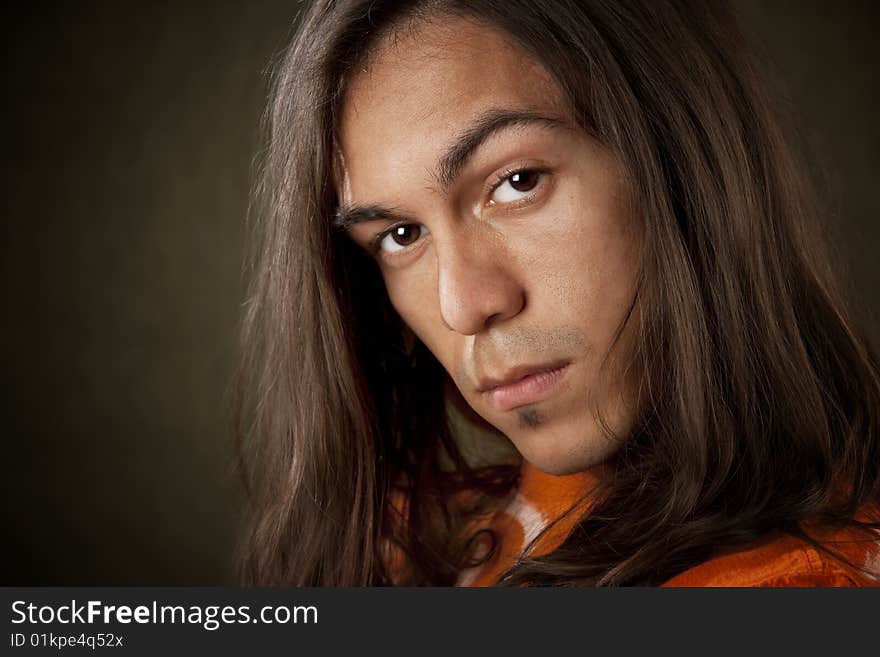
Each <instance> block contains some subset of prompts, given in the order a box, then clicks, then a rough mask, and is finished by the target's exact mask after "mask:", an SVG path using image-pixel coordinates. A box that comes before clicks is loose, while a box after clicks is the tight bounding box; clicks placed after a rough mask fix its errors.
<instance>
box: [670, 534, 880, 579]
mask: <svg viewBox="0 0 880 657" xmlns="http://www.w3.org/2000/svg"><path fill="white" fill-rule="evenodd" d="M817 538H818V539H819V540H820V541H821V542H822V544H823V545H825V546H827V547H828V548H829V549H830V550H832V551H834V552H836V553H838V554H840V555H842V556H843V557H845V558H846V559H847V560H848V561H850V562H851V563H852V564H854V566H856V567H854V566H850V565H847V564H846V563H844V562H842V561H841V560H839V559H836V558H834V557H833V556H832V555H830V554H828V553H826V552H824V551H823V550H820V549H818V548H816V547H815V546H813V545H812V544H810V543H808V542H807V541H804V540H803V539H800V538H797V537H795V536H790V535H787V534H781V533H776V534H773V535H771V536H768V537H766V538H764V539H762V540H760V541H757V542H755V543H752V544H750V545H747V546H745V547H741V548H739V549H736V550H728V551H725V552H723V553H720V554H718V555H717V556H715V557H713V558H711V559H709V560H708V561H705V562H703V563H701V564H699V565H697V566H694V567H692V568H690V569H688V570H686V571H684V572H682V573H679V574H678V575H676V576H675V577H673V578H672V579H670V580H669V581H668V582H666V583H665V584H664V586H668V587H676V586H678V587H690V586H710V587H774V586H776V587H787V586H798V587H803V586H880V577H878V575H880V542H878V540H880V539H878V538H877V537H874V538H872V537H871V536H868V535H867V534H866V533H865V532H856V531H854V530H839V531H836V532H833V533H824V534H822V535H821V536H817ZM861 569H865V570H867V571H870V572H864V571H863V570H861ZM870 573H873V575H872V574H870Z"/></svg>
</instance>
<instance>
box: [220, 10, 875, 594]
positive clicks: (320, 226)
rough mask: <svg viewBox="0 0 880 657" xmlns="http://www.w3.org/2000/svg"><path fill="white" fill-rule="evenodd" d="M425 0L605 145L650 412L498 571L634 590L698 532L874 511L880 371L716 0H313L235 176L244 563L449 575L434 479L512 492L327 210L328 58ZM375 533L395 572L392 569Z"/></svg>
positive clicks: (422, 580) (336, 578)
mask: <svg viewBox="0 0 880 657" xmlns="http://www.w3.org/2000/svg"><path fill="white" fill-rule="evenodd" d="M444 15H457V16H463V17H467V18H470V19H473V20H477V21H480V22H482V23H484V24H488V25H490V26H492V27H494V28H496V29H498V30H500V31H501V32H503V33H505V34H506V35H508V37H509V38H511V39H512V40H513V41H514V42H516V43H517V44H519V46H521V47H522V48H523V50H524V51H525V52H526V53H527V54H528V55H530V56H531V57H534V58H535V59H536V60H537V61H540V62H541V63H542V64H543V65H544V67H545V68H546V69H547V71H548V72H550V73H551V75H553V76H554V78H555V80H556V81H557V83H558V84H559V86H560V88H561V89H562V91H563V92H564V94H565V97H566V98H567V99H568V102H569V103H570V106H571V108H572V110H573V113H574V115H575V116H576V117H577V118H578V120H579V121H580V123H581V125H582V127H583V129H584V130H587V131H588V132H590V133H591V134H592V135H594V136H595V137H596V138H597V139H599V140H601V141H602V142H603V143H604V144H606V145H607V146H608V147H609V148H610V149H611V150H612V151H613V152H614V153H615V154H616V155H617V157H618V158H620V161H621V162H622V163H623V165H624V167H625V171H626V172H627V177H628V182H629V185H630V187H631V191H632V198H633V200H634V203H635V204H636V208H637V215H638V216H639V217H640V219H641V222H642V234H643V244H644V247H643V253H642V261H641V263H640V264H641V268H640V276H639V285H638V291H637V301H638V304H639V312H638V313H630V314H629V315H628V316H627V319H626V322H636V324H637V325H636V326H635V330H636V331H637V333H636V335H637V336H638V339H637V341H636V342H637V344H636V348H635V354H634V357H635V358H636V359H637V361H638V364H639V366H640V368H641V371H642V372H643V374H642V385H641V388H640V400H639V402H640V403H639V408H641V409H643V410H642V412H641V415H640V417H639V418H638V421H637V422H636V423H635V425H634V428H633V430H632V435H630V436H628V439H627V441H626V442H625V444H624V446H623V447H622V448H621V450H620V452H619V453H618V455H617V456H616V457H615V467H614V469H613V475H612V476H610V477H609V478H608V480H607V481H605V482H603V487H602V490H601V491H598V492H597V499H598V500H600V502H599V503H598V505H597V506H596V507H595V508H594V510H593V511H592V513H591V514H590V515H589V516H588V517H587V518H585V519H583V520H582V521H581V522H580V524H579V525H578V526H577V527H576V529H575V531H574V532H572V534H571V535H570V536H569V538H568V540H567V541H566V542H565V543H564V544H563V545H562V546H561V547H560V548H559V549H557V550H556V551H555V552H554V553H553V554H551V555H548V556H545V557H541V558H526V559H523V560H522V561H521V562H520V563H518V564H517V565H516V566H515V567H514V568H513V569H512V570H511V571H510V572H508V573H507V574H506V576H505V577H504V579H503V582H504V583H509V584H519V583H533V584H632V583H640V584H654V583H660V582H662V581H664V580H666V579H668V578H669V577H671V576H673V575H675V574H676V573H678V572H681V571H682V570H684V569H686V568H688V567H689V566H692V565H694V564H696V563H699V562H700V561H702V560H704V559H706V558H707V557H708V556H710V554H711V552H712V550H713V549H715V548H718V547H719V546H731V545H736V544H741V543H744V542H746V541H749V540H753V539H754V538H755V537H758V536H761V535H763V534H765V533H766V532H769V531H771V530H781V531H786V532H790V533H795V534H798V535H802V536H803V535H804V533H803V529H802V524H801V523H802V521H804V520H807V519H821V520H823V521H828V522H841V523H850V524H855V525H858V526H861V527H863V528H865V529H868V528H870V527H871V526H874V525H870V524H864V523H858V522H857V521H855V520H854V519H853V516H854V515H855V513H856V511H857V510H858V509H860V508H862V507H863V506H864V505H865V504H866V503H868V502H871V501H878V498H880V476H878V465H880V426H878V416H880V364H878V358H877V355H876V352H875V351H874V350H873V348H872V347H871V346H870V344H869V340H868V339H867V336H865V335H863V334H862V333H860V332H859V330H858V329H857V328H856V327H855V326H854V325H853V322H852V320H851V319H850V313H849V312H848V310H847V309H846V306H845V303H844V301H843V297H842V295H841V292H840V291H839V289H838V287H837V284H836V283H835V280H834V276H833V275H832V271H831V267H830V265H829V259H828V257H827V255H826V251H827V246H826V245H825V244H823V241H822V237H821V232H820V229H819V223H818V221H817V217H816V214H817V212H816V209H815V208H816V204H815V202H814V201H813V200H812V199H811V196H810V193H809V186H808V185H807V184H806V183H805V181H804V180H803V179H802V176H801V174H800V172H799V168H798V167H797V166H796V163H795V160H794V158H793V156H792V155H791V149H790V148H789V147H788V145H787V143H786V139H785V137H784V135H783V131H782V129H781V128H780V125H779V123H778V121H777V120H776V119H775V118H774V112H773V111H772V109H771V107H770V104H769V102H768V100H767V99H766V97H765V95H764V93H763V91H762V85H761V83H760V80H759V75H758V74H757V72H756V70H755V67H754V65H753V63H752V62H751V60H750V59H749V57H748V56H747V54H746V52H745V50H744V49H743V47H742V43H743V39H742V37H741V36H740V34H739V32H738V31H737V28H736V22H735V20H734V18H733V17H732V16H731V15H730V12H729V10H728V9H727V8H726V7H725V6H724V5H722V4H720V3H716V2H704V1H702V0H701V1H694V2H690V1H685V0H642V1H633V2H619V1H618V0H613V1H612V0H599V1H591V2H580V1H575V0H558V1H547V2H540V3H535V2H526V1H524V0H503V1H499V0H475V1H470V0H469V1H468V2H461V1H456V0H434V1H430V2H401V1H399V0H343V1H339V2H334V1H331V0H318V1H317V2H314V3H313V4H312V5H311V7H310V8H309V9H308V11H307V12H306V14H305V15H304V16H303V17H302V19H301V22H300V25H299V28H298V31H297V32H296V35H295V37H294V39H293V41H292V43H291V45H290V47H289V48H288V49H287V51H286V52H285V54H284V56H283V58H282V59H281V60H280V61H279V62H278V63H277V67H276V70H275V74H274V78H273V85H272V93H271V102H270V105H269V109H268V111H267V114H266V117H265V125H266V133H267V138H266V148H265V151H264V153H263V156H262V160H261V161H262V165H261V170H260V175H259V180H258V184H257V186H256V190H255V195H254V205H253V212H252V215H253V218H254V222H255V223H254V239H253V241H252V248H253V250H252V254H251V258H250V260H249V263H250V266H249V269H248V275H249V277H250V288H249V292H248V296H247V301H246V304H245V313H244V317H243V323H242V344H243V357H242V363H241V368H240V372H239V377H238V382H237V390H238V391H239V395H238V397H237V404H236V409H235V410H236V413H235V418H236V430H237V436H238V449H239V454H240V465H241V472H242V474H243V476H244V479H245V482H246V484H247V488H248V500H249V502H250V506H249V511H248V514H249V515H248V518H249V524H248V527H247V531H246V532H245V534H244V537H243V539H242V542H241V549H240V556H241V576H242V582H243V583H246V584H260V585H280V584H285V585H368V584H387V583H389V582H391V581H392V580H393V581H395V582H403V583H408V584H449V583H452V582H454V580H455V575H456V571H457V570H458V569H459V568H460V567H461V566H462V559H463V558H464V555H466V554H467V553H468V549H467V548H468V537H462V536H460V535H459V532H457V531H456V528H457V526H458V523H459V522H460V521H461V518H462V513H465V514H466V513H469V512H475V511H477V510H479V509H477V508H470V509H467V510H465V512H462V511H461V510H460V509H455V508H453V505H451V504H449V503H448V500H449V499H450V495H451V494H452V492H453V491H454V490H455V489H456V488H474V489H477V490H481V491H483V493H484V494H485V496H484V497H482V498H480V499H482V500H488V501H487V502H486V504H491V503H492V501H493V500H495V501H497V500H501V499H503V496H504V494H505V493H506V492H507V491H509V490H511V488H512V487H513V486H515V484H516V479H515V472H516V468H515V466H498V467H495V468H472V467H471V466H470V464H469V463H468V462H467V461H466V460H465V459H464V458H463V457H462V456H461V454H460V452H459V449H458V448H457V446H456V443H455V440H454V439H453V437H452V435H451V432H450V430H449V428H448V422H447V416H446V412H445V407H444V403H443V385H444V379H445V377H444V373H443V371H442V369H441V368H440V366H439V365H438V363H437V361H436V360H435V359H434V358H433V357H432V356H431V354H430V353H429V352H428V351H427V350H426V349H425V348H424V346H422V345H421V344H419V343H417V344H416V345H415V348H414V349H410V348H408V347H407V346H406V345H405V344H404V342H403V340H402V338H401V337H400V336H401V322H400V319H399V318H398V317H397V316H396V314H395V313H394V311H393V309H392V308H391V305H390V303H389V301H388V298H387V296H386V293H385V290H384V286H383V283H382V279H381V277H380V275H379V274H378V271H377V268H376V267H375V265H374V264H372V263H370V262H368V261H367V259H366V258H365V257H363V256H361V255H360V254H359V253H358V252H357V250H356V249H355V248H353V246H352V245H351V244H350V243H349V241H348V240H347V239H346V238H345V237H344V235H341V234H340V233H339V232H338V231H336V230H334V228H333V226H332V217H333V213H334V209H335V205H336V196H335V192H334V186H333V184H332V180H333V178H332V176H333V150H332V149H333V143H334V134H335V129H336V120H337V116H338V109H339V104H340V101H341V98H342V97H343V95H344V93H345V89H346V83H347V78H348V76H349V75H350V73H351V72H352V71H353V70H355V68H356V67H357V66H358V65H359V63H361V62H362V61H363V60H364V58H365V57H368V56H369V53H370V49H371V48H373V47H374V46H375V45H376V43H377V41H378V40H379V39H381V38H383V37H384V36H385V35H387V34H388V33H389V32H390V31H393V30H395V29H406V26H407V25H408V24H410V21H418V20H432V19H438V20H442V16H444ZM622 329H623V326H622V327H621V330H620V331H619V332H618V335H620V334H621V332H622ZM392 486H394V487H398V488H400V490H403V491H405V500H406V502H405V504H404V507H405V510H404V513H403V516H405V517H402V516H401V513H400V512H399V511H400V509H399V505H395V504H390V502H389V500H390V491H391V490H392ZM395 509H397V511H395ZM806 538H808V540H809V537H808V536H807V537H806ZM389 546H398V547H399V548H400V549H401V550H403V552H404V554H405V555H406V562H407V564H408V567H407V568H406V569H404V570H403V571H401V572H404V573H405V574H404V575H402V576H401V575H400V574H398V575H397V576H395V577H394V578H392V577H391V576H390V574H389V573H388V572H386V571H387V570H388V569H387V563H388V551H389Z"/></svg>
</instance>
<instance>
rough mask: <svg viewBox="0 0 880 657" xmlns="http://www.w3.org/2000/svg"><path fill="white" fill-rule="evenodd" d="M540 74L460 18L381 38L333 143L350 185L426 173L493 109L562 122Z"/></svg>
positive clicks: (509, 47)
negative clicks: (373, 176)
mask: <svg viewBox="0 0 880 657" xmlns="http://www.w3.org/2000/svg"><path fill="white" fill-rule="evenodd" d="M564 107H565V104H564V102H563V100H562V96H561V93H560V91H559V89H558V87H557V85H556V84H555V83H554V82H553V80H552V78H551V76H550V75H549V74H548V73H547V72H546V71H545V70H544V68H543V67H542V66H541V65H540V64H539V63H538V62H537V61H535V60H534V59H533V58H531V57H530V56H529V55H528V54H527V53H526V52H525V51H524V50H522V49H521V48H520V47H518V46H517V45H515V44H514V43H513V42H512V41H511V40H510V38H509V37H507V36H506V35H504V34H502V33H501V32H499V31H497V30H496V29H494V28H491V27H488V26H485V25H482V24H479V23H476V22H473V21H470V20H465V19H462V18H449V17H435V18H433V19H430V20H425V21H421V22H419V23H418V24H417V25H415V26H412V27H410V28H409V29H406V30H399V31H396V32H395V33H394V34H392V35H390V36H388V37H386V38H385V39H384V40H383V41H382V42H381V43H380V44H379V45H378V47H377V48H376V49H375V50H374V51H373V53H372V56H371V57H370V58H369V61H368V63H367V64H366V65H365V66H364V67H363V68H361V69H360V70H358V71H357V73H356V74H355V75H354V76H353V77H352V78H351V80H350V82H349V86H348V90H347V93H346V96H345V98H344V101H343V104H342V112H341V121H340V124H339V135H338V139H339V142H340V146H341V149H342V154H343V156H344V162H345V167H346V169H347V173H348V176H349V177H354V178H356V177H357V176H355V175H353V174H355V173H360V172H362V171H363V170H365V169H370V170H372V169H374V168H375V167H381V168H382V169H383V171H384V172H385V173H386V174H389V173H393V172H395V171H398V170H406V169H408V168H409V169H411V167H413V166H420V165H424V164H425V163H426V162H428V161H430V160H431V159H432V158H433V157H434V156H435V155H436V154H437V152H438V151H439V150H440V149H441V148H442V147H443V146H444V145H445V144H447V143H448V142H449V141H451V140H452V139H453V138H454V137H455V136H456V135H458V134H459V133H460V132H461V129H462V127H463V126H465V125H468V124H469V123H470V121H472V120H473V118H474V117H476V116H479V115H481V114H483V113H484V112H486V111H487V110H490V109H524V110H533V111H535V112H536V113H539V114H550V115H556V116H561V115H563V114H564V113H565V111H564Z"/></svg>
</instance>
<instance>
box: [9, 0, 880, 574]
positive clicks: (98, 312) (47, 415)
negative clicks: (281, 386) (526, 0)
mask: <svg viewBox="0 0 880 657" xmlns="http://www.w3.org/2000/svg"><path fill="white" fill-rule="evenodd" d="M738 4H739V5H740V6H741V7H742V8H743V10H744V14H745V16H746V17H747V20H748V25H749V27H750V29H753V30H754V32H755V34H756V35H757V36H758V39H759V41H760V42H761V43H762V44H763V48H764V49H765V50H766V53H767V55H768V59H769V62H768V65H769V66H770V67H771V68H770V70H771V71H772V72H773V73H772V78H773V80H774V86H775V87H776V91H777V93H778V96H779V98H780V100H781V103H782V105H783V107H785V108H786V109H787V111H789V112H790V113H791V114H792V115H793V117H794V119H795V120H796V122H795V125H796V126H797V127H798V132H799V134H800V135H801V137H802V143H803V146H804V148H805V150H806V152H807V153H808V154H810V157H811V162H812V163H813V166H814V168H815V170H816V172H817V173H818V174H819V175H820V176H821V180H822V186H823V188H824V189H825V190H826V192H827V195H828V202H829V212H828V213H827V214H826V217H827V225H828V228H829V230H830V231H832V234H833V238H834V242H835V244H836V245H837V246H838V248H839V252H840V260H841V263H842V265H843V266H845V268H846V276H847V279H848V280H849V281H850V285H851V287H852V288H853V290H854V292H855V293H856V294H857V295H858V296H857V298H856V306H857V308H858V310H859V311H860V312H861V313H862V314H863V315H864V316H865V320H864V321H869V318H868V315H869V314H871V313H873V315H875V316H876V315H877V314H878V313H877V311H878V309H880V293H878V292H877V287H876V283H877V281H878V278H880V263H878V259H877V258H876V256H875V250H876V248H877V246H878V245H880V226H878V222H877V220H876V208H877V203H876V193H877V189H878V183H880V176H878V172H880V166H878V165H880V162H878V154H880V148H878V146H880V139H878V136H880V131H878V126H877V121H876V118H875V117H876V115H877V112H876V109H875V107H876V105H877V103H878V100H880V80H878V73H877V68H876V66H875V64H874V59H875V56H876V55H875V53H876V46H875V44H874V42H873V36H874V35H875V34H876V33H877V30H878V27H880V21H878V11H877V10H876V9H875V8H874V3H873V2H850V3H837V2H835V3H831V2H819V1H810V2H795V1H789V2H781V1H780V2H757V1H756V0H749V1H748V2H739V3H738ZM298 7H299V3H297V2H278V1H274V2H261V3H251V2H244V1H242V2H238V3H230V2H202V3H195V2H186V3H160V2H153V3H133V2H128V3H119V4H116V3H109V2H108V3H87V2H85V3H84V2H81V3H76V4H75V6H71V7H67V8H61V7H55V6H53V5H41V4H34V5H31V6H30V8H29V9H28V10H27V13H24V14H23V13H21V11H22V10H19V13H17V14H14V15H10V14H9V13H8V12H9V10H8V9H7V10H6V12H7V15H6V16H5V21H4V22H5V25H6V30H7V39H6V49H7V56H6V70H7V83H6V102H5V104H4V106H5V112H4V114H5V117H6V120H5V121H4V123H5V129H6V131H7V133H8V136H7V139H6V140H5V141H6V144H7V145H6V146H5V149H4V150H5V152H6V165H5V168H4V179H5V183H6V186H7V193H6V198H7V204H8V205H7V208H8V209H7V213H6V220H5V225H6V228H7V230H6V239H5V241H4V245H3V254H4V255H3V273H4V276H3V279H4V282H5V284H6V285H5V288H6V294H5V295H4V299H3V302H4V306H5V312H4V316H5V319H4V320H3V325H4V336H5V337H4V340H3V346H4V348H5V353H6V358H5V362H6V363H7V365H6V366H5V368H4V372H5V374H6V377H5V378H6V384H5V390H6V394H5V395H4V398H5V410H6V415H7V417H6V419H5V422H4V424H3V451H2V453H3V467H2V478H3V487H4V507H5V510H4V518H3V532H4V533H3V541H4V548H5V551H6V553H7V554H6V558H5V559H4V569H5V572H4V575H3V580H2V582H0V583H2V584H120V585H121V584H179V585H185V584H220V583H231V582H232V581H233V579H232V568H231V559H230V554H231V549H232V545H233V541H234V537H235V528H236V522H237V519H238V508H239V507H238V503H239V499H240V498H239V493H238V490H237V487H236V484H235V480H234V479H233V477H232V474H231V472H232V471H231V465H230V464H231V460H230V455H231V451H230V441H229V437H228V433H227V430H226V417H227V413H226V410H225V408H226V404H225V399H224V394H225V390H226V387H227V384H228V380H229V372H230V369H231V366H232V363H233V353H234V343H235V324H236V321H237V318H238V311H239V306H240V302H241V298H242V282H241V278H240V273H239V272H240V259H241V252H242V240H243V236H244V223H243V218H244V215H245V211H246V206H247V193H248V187H249V184H250V175H251V162H252V160H253V157H254V154H255V150H256V146H257V134H258V132H257V126H258V121H259V116H260V113H261V109H262V106H263V103H264V100H265V93H266V89H265V88H266V79H265V76H264V74H263V72H264V70H265V69H266V66H267V65H268V63H269V61H270V59H271V57H272V55H273V53H275V52H277V51H278V49H279V48H280V47H281V46H282V45H283V44H284V42H285V41H286V39H287V38H288V36H289V34H290V25H291V23H292V20H293V18H294V16H295V14H296V11H297V9H298ZM872 326H876V323H873V324H872ZM873 333H874V334H876V331H873Z"/></svg>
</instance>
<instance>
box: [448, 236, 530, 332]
mask: <svg viewBox="0 0 880 657" xmlns="http://www.w3.org/2000/svg"><path fill="white" fill-rule="evenodd" d="M445 247H446V248H444V249H442V251H441V250H440V249H438V251H437V261H438V262H437V266H438V286H439V293H440V315H441V317H442V318H443V322H444V323H445V324H446V326H447V328H449V329H450V330H452V331H455V332H456V333H461V334H462V335H474V334H476V333H479V332H480V331H482V330H484V329H486V328H488V327H489V326H491V325H492V324H494V323H497V322H499V321H503V320H505V319H509V318H511V317H515V316H516V315H517V314H519V313H520V311H521V310H522V309H523V306H524V305H525V291H524V290H523V288H522V286H521V285H520V284H519V282H518V281H517V280H516V278H515V276H513V275H512V273H511V272H510V271H509V270H508V269H507V268H505V266H504V262H503V261H504V258H503V255H502V254H500V253H494V254H493V253H487V250H486V249H479V250H478V249H475V248H473V245H472V244H471V241H470V240H468V239H467V238H466V237H464V236H462V238H461V239H458V240H456V241H455V242H453V243H448V244H446V245H445Z"/></svg>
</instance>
